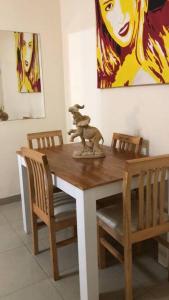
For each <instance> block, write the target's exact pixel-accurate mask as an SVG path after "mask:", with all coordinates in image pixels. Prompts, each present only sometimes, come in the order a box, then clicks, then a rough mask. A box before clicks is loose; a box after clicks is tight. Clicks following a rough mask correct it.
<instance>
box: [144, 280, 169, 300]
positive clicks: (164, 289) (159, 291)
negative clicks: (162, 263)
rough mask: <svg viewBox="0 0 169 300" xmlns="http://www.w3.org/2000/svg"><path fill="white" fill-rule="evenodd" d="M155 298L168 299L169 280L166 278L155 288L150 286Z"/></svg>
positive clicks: (155, 299) (156, 299)
mask: <svg viewBox="0 0 169 300" xmlns="http://www.w3.org/2000/svg"><path fill="white" fill-rule="evenodd" d="M149 290H150V292H151V294H152V295H153V297H154V300H158V299H160V300H168V299H169V282H168V281H167V280H166V281H164V282H161V283H158V284H157V285H156V286H154V287H153V288H149Z"/></svg>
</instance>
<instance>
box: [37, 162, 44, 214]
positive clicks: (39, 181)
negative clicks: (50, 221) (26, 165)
mask: <svg viewBox="0 0 169 300" xmlns="http://www.w3.org/2000/svg"><path fill="white" fill-rule="evenodd" d="M36 168H37V183H38V192H39V195H38V197H39V202H40V208H41V209H42V210H43V211H44V212H45V207H44V201H43V194H42V183H43V181H42V177H41V170H40V168H41V165H40V164H39V163H36Z"/></svg>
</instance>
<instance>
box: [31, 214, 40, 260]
mask: <svg viewBox="0 0 169 300" xmlns="http://www.w3.org/2000/svg"><path fill="white" fill-rule="evenodd" d="M32 235H33V254H34V255H37V254H38V252H39V246H38V225H37V216H36V215H35V214H34V213H32Z"/></svg>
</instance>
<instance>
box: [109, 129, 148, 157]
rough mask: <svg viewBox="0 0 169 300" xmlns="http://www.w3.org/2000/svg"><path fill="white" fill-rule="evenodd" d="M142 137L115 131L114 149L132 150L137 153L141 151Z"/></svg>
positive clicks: (113, 138)
mask: <svg viewBox="0 0 169 300" xmlns="http://www.w3.org/2000/svg"><path fill="white" fill-rule="evenodd" d="M142 140H143V139H142V138H141V137H140V136H132V135H127V134H122V133H113V137H112V145H111V147H112V149H117V150H118V151H126V152H132V153H135V154H140V153H141V146H142Z"/></svg>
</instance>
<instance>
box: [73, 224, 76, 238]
mask: <svg viewBox="0 0 169 300" xmlns="http://www.w3.org/2000/svg"><path fill="white" fill-rule="evenodd" d="M73 237H74V238H75V237H77V226H76V225H75V226H73Z"/></svg>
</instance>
